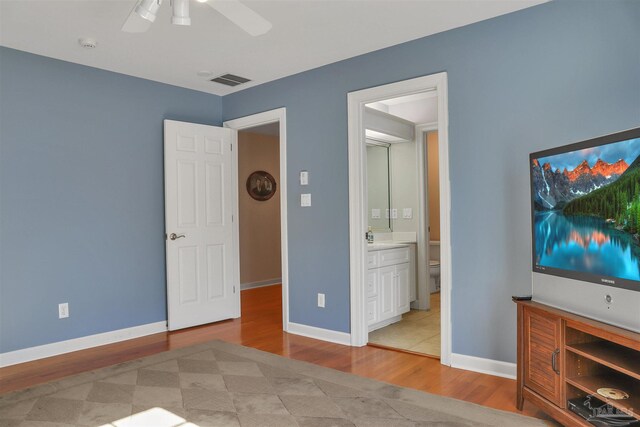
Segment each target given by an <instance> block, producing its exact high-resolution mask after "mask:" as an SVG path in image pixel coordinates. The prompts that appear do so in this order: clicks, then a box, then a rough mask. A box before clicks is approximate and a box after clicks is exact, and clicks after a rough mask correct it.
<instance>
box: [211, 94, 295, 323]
mask: <svg viewBox="0 0 640 427" xmlns="http://www.w3.org/2000/svg"><path fill="white" fill-rule="evenodd" d="M286 120H287V110H286V108H284V107H283V108H278V109H275V110H270V111H265V112H263V113H258V114H253V115H250V116H246V117H241V118H238V119H234V120H227V121H226V122H224V123H223V126H224V127H226V128H231V129H235V130H236V131H241V130H243V129H248V128H252V127H256V126H260V125H266V124H269V123H275V122H278V123H279V126H280V183H279V184H280V250H281V258H282V267H281V268H282V330H283V331H285V332H286V331H287V329H288V325H289V245H288V238H287V236H288V233H287V122H286ZM233 146H234V150H233V167H234V171H235V172H234V182H233V187H234V191H233V193H234V197H235V200H234V206H235V212H239V210H238V189H239V187H238V173H237V171H238V137H237V132H236V135H235V137H234V141H233ZM239 222H240V219H239V218H238V220H237V221H235V223H234V224H235V229H234V230H233V238H234V244H235V249H236V251H237V252H236V263H237V270H238V277H240V244H239V242H240V227H239Z"/></svg>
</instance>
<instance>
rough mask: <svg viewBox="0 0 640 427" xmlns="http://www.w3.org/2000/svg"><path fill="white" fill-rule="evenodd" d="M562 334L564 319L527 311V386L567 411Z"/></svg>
mask: <svg viewBox="0 0 640 427" xmlns="http://www.w3.org/2000/svg"><path fill="white" fill-rule="evenodd" d="M561 334H562V320H561V319H560V317H558V316H555V315H553V314H550V313H547V312H545V311H539V310H536V309H532V308H531V307H525V308H524V343H523V344H524V385H525V386H526V387H528V388H529V389H531V390H533V391H535V392H536V393H538V394H539V395H540V396H542V397H544V398H545V399H547V400H549V401H550V402H553V403H554V404H556V405H557V406H559V407H561V408H564V406H565V405H564V401H563V399H562V375H561V374H562V372H563V371H562V369H563V367H562V361H561V353H562V352H561V351H560V350H561V348H560V346H561V342H562V340H561Z"/></svg>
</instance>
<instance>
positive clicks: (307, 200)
mask: <svg viewBox="0 0 640 427" xmlns="http://www.w3.org/2000/svg"><path fill="white" fill-rule="evenodd" d="M300 206H302V207H308V206H311V194H310V193H306V194H301V195H300Z"/></svg>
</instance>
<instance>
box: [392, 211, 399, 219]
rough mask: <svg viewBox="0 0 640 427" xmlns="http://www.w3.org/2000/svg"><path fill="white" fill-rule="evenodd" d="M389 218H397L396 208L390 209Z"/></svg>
mask: <svg viewBox="0 0 640 427" xmlns="http://www.w3.org/2000/svg"><path fill="white" fill-rule="evenodd" d="M391 219H398V209H396V208H393V209H391Z"/></svg>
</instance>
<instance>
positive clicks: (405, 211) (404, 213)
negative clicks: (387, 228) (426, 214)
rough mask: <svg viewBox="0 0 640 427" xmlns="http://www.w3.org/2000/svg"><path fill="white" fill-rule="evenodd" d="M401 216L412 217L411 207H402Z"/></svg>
mask: <svg viewBox="0 0 640 427" xmlns="http://www.w3.org/2000/svg"><path fill="white" fill-rule="evenodd" d="M402 218H404V219H411V218H413V209H411V208H404V209H402Z"/></svg>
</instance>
